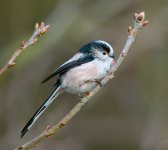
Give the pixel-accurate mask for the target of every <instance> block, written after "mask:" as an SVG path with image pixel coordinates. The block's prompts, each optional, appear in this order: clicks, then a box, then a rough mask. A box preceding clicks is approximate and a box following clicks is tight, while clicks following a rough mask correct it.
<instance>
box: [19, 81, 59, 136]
mask: <svg viewBox="0 0 168 150" xmlns="http://www.w3.org/2000/svg"><path fill="white" fill-rule="evenodd" d="M60 93H61V89H60V84H59V85H57V86H56V88H55V89H54V91H53V92H52V94H51V95H50V96H49V97H48V99H47V100H46V101H45V102H44V103H43V104H42V105H41V106H40V108H39V109H38V110H37V111H36V113H35V114H34V115H33V117H32V118H31V119H30V120H29V122H28V123H27V124H26V126H25V127H24V128H23V129H22V131H21V136H20V137H21V138H22V137H23V136H24V135H25V134H26V132H27V131H28V130H30V128H31V127H32V126H33V125H34V123H35V122H36V121H37V119H38V118H39V117H40V116H41V114H42V113H43V112H44V111H45V110H46V109H47V108H48V106H49V105H50V104H51V103H52V102H53V100H54V99H55V98H56V97H57V96H58V95H59V94H60Z"/></svg>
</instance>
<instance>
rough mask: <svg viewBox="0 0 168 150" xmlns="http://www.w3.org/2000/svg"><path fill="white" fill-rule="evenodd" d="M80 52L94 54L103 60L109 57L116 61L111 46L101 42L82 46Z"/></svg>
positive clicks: (92, 42)
mask: <svg viewBox="0 0 168 150" xmlns="http://www.w3.org/2000/svg"><path fill="white" fill-rule="evenodd" d="M79 51H80V52H81V53H86V54H93V55H94V56H96V57H99V58H101V59H105V58H107V57H110V58H112V59H114V51H113V48H112V47H111V45H110V44H108V43H107V42H105V41H101V40H97V41H91V42H89V43H87V44H86V45H84V46H82V47H81V48H80V50H79Z"/></svg>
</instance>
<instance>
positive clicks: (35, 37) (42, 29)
mask: <svg viewBox="0 0 168 150" xmlns="http://www.w3.org/2000/svg"><path fill="white" fill-rule="evenodd" d="M48 28H49V25H45V24H44V22H42V23H41V24H40V25H39V24H38V23H36V24H35V30H34V33H33V35H32V36H31V37H30V38H29V39H28V40H27V41H26V42H24V41H22V42H21V43H20V45H19V48H18V49H17V50H16V51H15V52H14V53H13V55H12V56H11V58H10V59H9V61H8V62H7V63H6V64H5V65H4V66H3V68H1V69H0V75H1V74H2V73H4V72H5V71H6V70H7V69H8V68H11V67H13V66H15V64H16V63H15V60H16V58H17V57H18V56H19V55H20V54H21V52H22V51H23V50H24V49H26V48H27V47H28V46H30V45H33V44H35V42H36V41H37V40H38V37H39V36H41V35H43V34H44V33H45V32H46V31H47V29H48Z"/></svg>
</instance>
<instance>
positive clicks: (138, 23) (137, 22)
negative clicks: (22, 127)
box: [15, 12, 149, 150]
mask: <svg viewBox="0 0 168 150" xmlns="http://www.w3.org/2000/svg"><path fill="white" fill-rule="evenodd" d="M148 23H149V22H148V21H145V13H144V12H141V13H139V14H137V13H135V14H134V18H133V20H132V24H131V26H129V27H128V33H129V35H128V39H127V41H126V44H125V46H124V48H123V50H122V51H121V54H120V55H119V57H118V59H117V61H116V63H115V65H114V66H113V67H111V71H110V74H109V75H108V76H107V77H106V78H104V79H103V80H102V82H101V83H103V85H105V84H106V83H107V82H109V81H110V80H111V79H112V78H113V77H114V73H115V71H116V70H117V69H118V67H119V66H120V64H121V63H122V62H123V60H124V58H125V57H126V55H127V53H128V51H129V49H130V47H131V45H132V43H133V41H134V39H135V36H136V34H137V33H138V31H139V29H142V28H143V27H145V26H146V25H147V24H148ZM100 89H101V87H100V86H99V85H98V86H97V87H96V88H95V89H94V90H93V91H92V92H91V93H90V94H89V95H88V96H86V97H84V98H83V99H82V100H81V101H80V102H79V103H78V104H76V105H75V106H74V107H73V108H72V110H71V111H70V112H69V113H68V114H67V115H66V116H65V117H64V118H63V119H62V120H61V121H60V122H59V123H58V124H56V125H54V126H52V127H49V126H47V128H46V129H45V130H44V131H43V132H42V133H41V134H40V135H38V136H37V137H35V138H34V139H32V140H31V141H30V142H28V143H26V144H23V145H22V146H20V147H18V148H16V149H15V150H28V149H31V148H33V147H35V146H37V145H38V144H39V143H40V142H42V141H43V140H45V139H47V138H48V137H51V136H53V135H54V134H56V133H57V132H58V131H59V130H60V129H61V128H63V127H64V126H65V125H66V124H67V123H68V122H69V121H70V120H71V119H72V118H73V117H74V116H75V115H76V114H77V113H78V112H79V111H80V110H81V108H82V107H83V106H84V105H85V104H86V103H87V102H88V101H89V100H90V99H91V97H93V96H94V95H95V94H96V93H97V92H98V91H99V90H100Z"/></svg>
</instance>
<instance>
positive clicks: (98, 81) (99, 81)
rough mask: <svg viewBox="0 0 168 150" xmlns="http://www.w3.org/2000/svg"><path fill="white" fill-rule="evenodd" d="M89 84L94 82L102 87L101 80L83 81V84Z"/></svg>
mask: <svg viewBox="0 0 168 150" xmlns="http://www.w3.org/2000/svg"><path fill="white" fill-rule="evenodd" d="M91 82H95V83H97V84H98V85H99V86H101V87H102V86H103V84H102V83H101V80H86V81H85V83H91Z"/></svg>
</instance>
